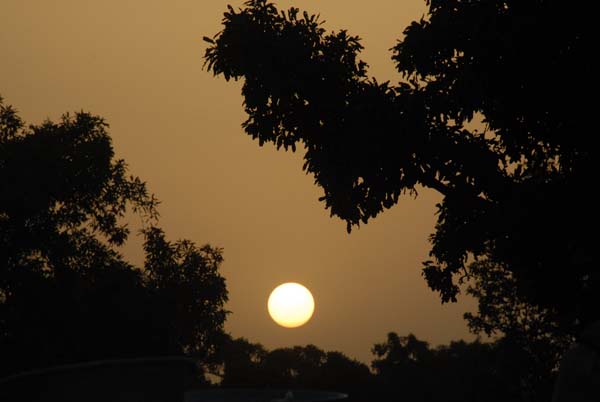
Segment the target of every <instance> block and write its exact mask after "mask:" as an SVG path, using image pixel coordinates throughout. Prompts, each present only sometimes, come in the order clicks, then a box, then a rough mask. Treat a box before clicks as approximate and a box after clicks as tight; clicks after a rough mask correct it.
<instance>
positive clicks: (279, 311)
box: [267, 282, 315, 328]
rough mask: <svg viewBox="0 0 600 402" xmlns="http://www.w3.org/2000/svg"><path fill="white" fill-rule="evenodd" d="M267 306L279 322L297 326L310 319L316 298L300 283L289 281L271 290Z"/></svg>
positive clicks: (271, 314)
mask: <svg viewBox="0 0 600 402" xmlns="http://www.w3.org/2000/svg"><path fill="white" fill-rule="evenodd" d="M267 308H268V309H269V315H270V316H271V318H272V319H273V321H275V322H276V323H277V324H279V325H281V326H282V327H286V328H296V327H299V326H301V325H304V324H306V323H307V322H308V320H310V318H311V317H312V315H313V312H314V311H315V300H314V299H313V296H312V294H311V293H310V291H309V290H308V289H307V288H305V287H304V286H302V285H300V284H299V283H293V282H288V283H284V284H282V285H279V286H277V287H276V288H275V289H274V290H273V291H272V292H271V295H270V296H269V301H268V302H267Z"/></svg>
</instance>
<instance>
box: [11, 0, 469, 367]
mask: <svg viewBox="0 0 600 402" xmlns="http://www.w3.org/2000/svg"><path fill="white" fill-rule="evenodd" d="M227 4H228V2H225V1H215V0H196V1H188V0H185V1H184V0H173V1H168V2H167V1H158V0H144V1H142V0H104V1H91V0H53V1H47V0H32V1H23V0H2V2H1V3H0V49H2V63H0V95H1V96H2V97H3V98H4V101H5V103H7V104H12V105H13V106H14V107H15V108H17V109H18V111H19V113H20V115H21V116H22V117H23V118H24V119H25V120H26V121H27V122H28V123H40V122H41V121H42V120H44V119H45V118H50V119H52V120H57V119H58V118H59V117H60V116H61V114H62V113H64V112H67V111H71V112H73V111H79V110H84V111H90V112H92V113H94V114H98V115H101V116H103V117H104V118H105V119H106V120H107V122H108V123H109V124H110V130H109V131H110V133H111V136H112V138H113V141H114V147H115V150H116V154H117V156H118V157H119V158H124V159H125V160H126V161H127V163H128V164H129V167H130V172H131V173H132V174H134V175H137V176H139V177H140V178H142V179H143V180H144V181H146V182H147V184H148V187H149V189H150V190H151V191H152V192H153V193H154V194H156V196H157V197H158V198H159V199H160V200H161V202H162V204H161V206H160V213H161V220H160V224H161V226H162V227H163V228H164V229H165V231H166V233H167V236H168V237H169V238H170V239H171V240H176V239H178V238H188V239H190V240H193V241H194V242H196V243H197V244H204V243H210V244H211V245H214V246H219V247H223V248H224V257H225V263H224V265H223V267H222V274H223V275H224V276H225V278H226V279H227V285H228V289H229V297H230V301H229V303H228V305H227V308H228V309H229V310H230V311H231V312H232V314H231V315H230V316H229V318H228V320H227V324H226V329H227V331H229V332H230V333H231V334H232V335H233V336H234V337H239V336H243V337H246V338H248V339H249V340H251V341H252V342H260V343H262V344H263V345H264V346H265V347H267V348H275V347H281V346H292V345H305V344H309V343H313V344H315V345H317V346H319V347H320V348H323V349H326V350H339V351H342V352H344V353H346V354H347V355H349V356H351V357H354V358H358V359H360V360H362V361H364V362H369V361H370V360H371V354H370V348H371V347H372V346H373V344H374V343H375V342H381V341H383V340H384V339H385V335H386V333H387V332H389V331H396V332H398V333H399V334H400V335H406V334H408V333H409V332H412V333H414V334H416V335H417V337H419V338H421V339H424V340H426V341H429V342H431V343H432V344H434V345H437V344H440V343H447V342H449V341H450V340H455V339H459V338H464V339H473V336H472V335H470V334H469V333H468V331H467V327H466V324H465V322H464V321H463V319H462V314H463V312H465V311H467V310H472V309H473V307H474V304H473V302H472V301H468V300H466V299H465V298H464V297H463V298H462V301H461V302H460V303H458V304H452V305H441V303H440V301H439V297H438V295H437V294H435V293H433V292H432V291H430V290H429V289H428V288H427V285H426V283H425V280H424V279H423V277H422V276H421V262H422V261H423V260H426V259H427V258H428V251H429V243H428V241H427V238H428V236H429V234H430V233H432V232H433V229H434V223H435V215H434V213H435V204H436V202H438V201H439V200H440V197H439V195H438V194H437V193H434V192H432V191H428V190H422V191H420V192H419V197H418V198H417V199H416V200H414V199H411V198H409V197H408V196H407V197H405V198H403V199H401V201H400V203H399V204H398V205H396V206H395V207H393V208H392V209H391V210H389V211H386V212H385V213H384V214H383V215H381V216H380V217H378V218H377V219H375V220H374V221H372V222H370V223H369V224H368V225H367V226H362V227H361V228H360V229H358V230H354V231H353V232H352V234H350V235H348V234H347V233H346V230H345V228H346V225H345V223H344V222H342V221H340V220H338V219H337V218H330V217H329V211H327V210H325V209H324V204H322V203H320V202H319V201H318V197H319V196H321V189H320V188H318V187H316V186H315V185H314V184H313V178H312V177H311V176H308V175H306V174H305V173H304V172H303V171H302V169H301V168H302V152H301V150H300V152H297V153H296V154H291V153H289V152H288V153H286V152H283V151H281V152H277V151H276V150H275V149H274V148H272V147H269V146H266V147H263V148H261V147H259V146H258V143H257V142H254V141H252V139H251V138H250V137H249V136H247V135H246V134H245V133H244V132H243V130H242V129H241V127H240V124H241V123H242V122H243V121H244V120H245V114H244V111H243V107H242V97H241V95H240V86H241V83H240V82H237V83H236V82H229V83H228V82H226V81H225V80H223V79H222V78H215V77H213V76H212V75H211V74H209V73H208V72H206V71H204V70H203V69H202V65H203V60H202V56H203V54H204V50H205V48H206V45H207V44H206V43H205V42H203V41H202V37H203V36H212V35H214V34H215V33H217V32H218V31H219V30H220V29H221V27H220V22H221V19H222V14H223V12H224V11H225V10H226V5H227ZM229 4H232V5H233V6H234V7H238V6H241V4H242V2H241V1H236V2H229ZM276 4H277V5H278V6H279V7H280V8H288V7H289V6H292V5H294V6H297V7H300V8H301V9H306V10H308V11H309V12H313V13H320V14H321V19H322V20H325V21H326V24H325V28H327V29H328V30H332V29H336V30H337V29H341V28H345V29H348V30H349V32H350V33H351V34H355V35H359V36H360V37H361V38H363V42H362V43H363V45H364V46H365V50H364V52H363V56H362V58H363V60H365V61H366V62H367V63H369V65H370V70H369V71H370V73H371V74H372V75H374V76H375V77H377V79H378V80H379V81H386V80H390V81H392V82H396V81H398V80H399V79H400V77H399V75H397V74H395V70H394V65H393V63H392V61H391V60H390V52H389V51H388V49H389V48H390V47H392V46H393V45H394V44H395V43H396V40H397V39H399V38H400V37H401V35H402V31H403V30H404V28H405V27H406V26H407V25H408V24H409V23H410V21H412V20H414V19H419V18H420V17H421V16H422V15H423V13H424V12H425V2H424V0H404V1H395V0H378V1H376V2H372V3H370V4H371V6H370V7H366V6H365V3H364V2H359V1H352V2H349V1H344V0H328V1H316V0H302V1H278V2H276ZM131 224H132V227H133V228H136V227H137V226H136V225H137V220H136V219H132V221H131ZM123 252H124V254H125V255H126V256H128V257H129V259H130V260H131V261H133V262H136V263H141V258H142V250H141V248H140V238H139V237H136V236H132V239H131V241H130V242H129V244H128V245H127V246H126V247H125V248H124V250H123ZM289 281H293V282H299V283H302V284H303V285H305V286H306V287H308V288H309V289H310V290H311V292H312V294H313V296H314V298H315V304H316V307H315V313H314V316H313V318H312V319H311V321H309V323H308V324H306V325H305V326H303V327H300V328H296V329H285V328H282V327H279V326H278V325H277V324H275V323H274V322H273V321H272V320H271V319H270V318H269V316H268V313H267V297H268V296H269V293H270V292H271V290H273V289H274V288H275V287H276V286H277V285H279V284H281V283H283V282H289Z"/></svg>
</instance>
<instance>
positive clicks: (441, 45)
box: [205, 0, 600, 334]
mask: <svg viewBox="0 0 600 402" xmlns="http://www.w3.org/2000/svg"><path fill="white" fill-rule="evenodd" d="M427 4H428V11H427V14H426V16H425V17H424V18H423V19H421V20H419V21H414V22H413V23H411V24H410V25H409V26H408V27H407V28H406V30H405V31H404V37H403V38H402V39H401V40H399V41H398V43H397V44H396V45H395V46H394V47H393V55H392V59H393V60H394V62H395V63H396V66H397V70H398V72H399V80H400V82H399V83H398V84H397V85H392V84H390V83H389V82H385V83H380V82H377V81H376V80H375V79H374V78H371V77H369V76H368V73H367V64H366V63H364V62H363V61H361V60H360V59H359V52H360V50H361V49H362V46H361V44H360V40H359V38H358V37H356V36H352V35H349V34H348V33H347V32H346V31H339V32H327V31H326V30H325V28H324V27H323V25H322V24H321V22H320V21H319V20H318V17H317V16H314V15H309V14H308V13H306V12H304V13H301V12H300V11H299V10H298V9H296V8H291V9H290V10H289V11H281V12H280V11H279V10H277V8H276V7H275V5H273V4H271V3H269V2H267V1H266V0H251V1H248V2H246V3H245V7H243V8H242V9H239V10H234V9H233V8H231V7H229V9H228V11H227V12H226V13H225V15H224V19H223V30H222V31H221V32H219V33H218V34H217V35H215V36H214V37H213V38H205V40H206V41H207V42H209V43H210V45H209V47H208V49H207V50H206V54H205V63H206V67H207V68H208V69H209V70H210V71H212V72H213V73H214V74H215V75H223V76H224V77H225V78H226V79H230V78H233V79H236V80H237V79H243V80H244V83H243V87H242V94H243V96H244V107H245V110H246V112H247V113H248V120H246V122H244V124H243V127H244V128H245V130H246V132H247V133H248V134H249V135H251V136H252V137H253V138H255V139H257V140H258V141H259V144H260V145H263V144H265V143H273V144H274V145H275V146H276V147H277V148H284V149H291V150H296V148H297V146H301V149H302V151H303V152H304V153H305V154H304V160H305V164H304V169H305V170H306V171H307V172H309V173H311V174H313V175H314V177H315V182H316V184H318V185H319V186H320V187H322V189H323V191H324V195H323V197H322V198H321V200H323V201H324V202H325V206H326V208H329V209H330V210H331V214H332V215H335V216H338V217H340V218H342V219H344V220H345V221H346V222H347V224H348V230H350V229H351V228H352V227H353V226H355V225H358V224H360V223H367V222H368V221H369V220H370V219H371V218H374V217H376V216H377V215H378V214H379V213H381V212H382V211H383V210H385V209H387V208H390V207H392V206H393V205H394V204H396V203H397V201H398V198H399V197H400V196H401V195H402V194H404V193H408V194H413V195H416V193H417V190H418V189H419V186H423V187H428V188H432V189H435V190H437V191H439V192H440V193H441V194H442V195H443V201H442V202H441V203H440V204H439V205H438V206H437V208H438V222H437V225H436V228H435V232H434V233H433V234H432V235H431V243H432V249H431V257H432V259H431V260H430V261H426V262H425V263H424V270H423V273H424V276H425V278H426V280H427V282H428V284H429V286H430V287H431V288H432V289H433V290H436V291H438V292H439V293H440V296H441V299H442V301H443V302H447V301H453V300H456V297H457V295H458V293H459V291H460V284H461V283H464V282H463V281H464V280H468V279H473V278H474V277H476V276H478V275H480V274H483V271H482V270H481V268H483V267H487V266H492V267H495V268H494V269H496V271H497V270H504V271H506V272H504V273H503V274H502V275H505V276H506V275H508V276H510V278H511V280H512V282H511V284H512V285H514V286H515V287H516V293H515V297H518V300H519V301H522V302H525V303H527V304H529V305H531V306H535V308H539V309H540V311H543V312H544V313H543V314H544V315H545V316H546V317H547V318H548V320H549V321H552V322H554V323H556V325H558V326H559V327H560V328H561V331H562V332H565V333H571V334H573V333H576V332H577V330H578V327H579V326H580V325H582V324H586V323H589V322H591V321H594V320H596V319H598V318H599V316H598V310H597V309H596V308H594V307H593V306H594V305H595V302H594V301H597V294H598V291H599V284H600V279H599V278H600V277H599V275H598V270H597V265H598V264H597V258H596V254H595V252H594V244H593V243H594V241H593V238H594V237H595V236H594V235H593V233H594V230H595V228H596V227H597V225H596V218H595V214H593V210H594V209H593V207H594V199H595V197H594V196H593V195H592V193H593V182H594V172H595V169H594V167H595V165H594V158H595V155H596V151H595V150H596V147H595V146H594V145H593V135H592V134H591V132H592V129H593V126H592V124H593V122H592V120H590V119H589V116H592V115H593V110H592V107H593V102H590V101H588V96H587V92H588V91H589V90H588V86H587V85H586V84H585V81H578V80H574V79H573V77H585V78H584V80H585V79H588V77H593V70H592V63H593V62H592V58H590V56H589V55H590V54H591V52H592V51H593V47H592V37H593V35H592V29H593V26H594V24H593V23H592V21H591V18H592V16H591V13H581V12H580V10H579V9H578V8H577V7H566V6H564V5H563V4H562V3H558V2H551V1H533V0H531V1H522V0H514V1H513V0H510V1H505V0H502V1H500V0H469V1H465V0H450V1H446V0H444V1H438V0H435V1H434V0H431V1H428V2H427ZM477 122H479V123H481V124H479V125H478V124H474V123H477ZM473 127H480V128H479V129H475V128H473ZM481 127H483V129H482V128H481ZM474 260H476V261H484V262H485V264H484V265H475V266H471V265H470V263H471V262H472V261H474ZM486 264H487V265H486ZM486 278H488V279H489V278H491V276H487V277H486ZM479 285H482V286H487V285H486V284H484V283H483V282H481V280H480V282H479ZM483 289H484V287H480V288H479V291H475V293H477V292H479V293H481V292H480V291H481V290H483ZM485 300H487V301H489V302H491V303H497V302H498V303H499V302H501V299H492V298H487V299H485ZM486 314H487V313H486V312H483V315H484V316H485V315H486ZM484 318H485V317H484ZM488 318H489V317H488ZM488 324H490V325H491V324H493V320H492V321H488ZM552 325H554V324H552ZM474 328H477V325H475V326H474Z"/></svg>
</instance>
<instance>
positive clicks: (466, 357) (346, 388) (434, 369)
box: [217, 332, 555, 402]
mask: <svg viewBox="0 0 600 402" xmlns="http://www.w3.org/2000/svg"><path fill="white" fill-rule="evenodd" d="M372 353H373V360H372V362H371V367H368V366H367V365H366V364H364V363H361V362H359V361H356V360H354V359H351V358H349V357H347V356H346V355H344V354H343V353H341V352H326V351H323V350H321V349H319V348H318V347H316V346H314V345H306V346H294V347H289V348H278V349H274V350H270V351H269V350H267V349H265V348H264V347H263V346H262V345H260V344H258V343H252V342H250V341H248V340H247V339H245V338H237V339H232V338H228V339H227V340H226V342H225V343H224V344H223V349H222V350H221V353H220V360H221V366H220V367H219V371H218V372H217V374H218V375H219V377H220V378H221V381H220V386H222V387H226V388H232V387H261V388H262V387H273V388H291V389H293V388H311V389H323V390H335V391H338V392H344V393H347V394H349V396H350V398H349V401H373V400H380V401H411V402H439V401H447V402H465V401H473V402H475V401H487V402H495V401H498V402H500V401H502V402H512V401H514V402H517V401H549V400H550V399H551V395H552V390H553V383H554V371H555V367H548V368H547V371H546V372H545V373H543V375H542V373H541V372H540V371H539V370H535V368H534V367H533V366H532V365H533V364H534V362H533V361H532V360H531V355H530V354H529V353H528V352H527V351H526V350H523V349H522V348H521V347H520V346H519V345H518V344H515V343H514V342H511V340H510V339H508V338H502V339H499V340H497V341H495V342H487V343H484V342H481V341H479V340H476V341H474V342H465V341H457V342H451V343H450V344H448V345H441V346H437V347H431V346H430V345H429V344H428V343H427V342H424V341H422V340H419V339H418V338H417V337H416V336H414V335H413V334H408V335H407V336H399V335H398V334H396V333H395V332H390V333H389V334H388V335H387V338H386V339H385V340H384V341H383V342H381V343H377V344H375V345H374V347H373V349H372Z"/></svg>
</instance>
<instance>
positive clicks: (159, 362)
mask: <svg viewBox="0 0 600 402" xmlns="http://www.w3.org/2000/svg"><path fill="white" fill-rule="evenodd" d="M195 371H196V365H195V363H194V361H193V360H191V359H186V358H182V357H159V358H144V359H124V360H103V361H95V362H90V363H83V364H73V365H66V366H58V367H52V368H49V369H44V370H37V371H31V372H27V373H22V374H17V375H14V376H11V377H7V378H3V379H0V401H2V402H84V401H85V402H183V400H184V391H185V389H186V388H187V387H189V384H190V383H191V381H192V379H193V378H194V374H195Z"/></svg>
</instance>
